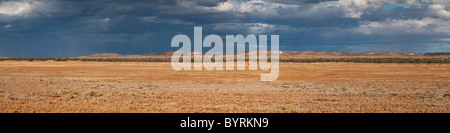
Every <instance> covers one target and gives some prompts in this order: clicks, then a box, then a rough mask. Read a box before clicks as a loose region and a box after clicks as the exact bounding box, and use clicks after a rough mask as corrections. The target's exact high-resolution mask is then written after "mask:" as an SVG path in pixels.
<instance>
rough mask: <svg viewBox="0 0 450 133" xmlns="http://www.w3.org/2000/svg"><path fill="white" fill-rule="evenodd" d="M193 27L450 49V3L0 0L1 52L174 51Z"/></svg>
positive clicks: (307, 40)
mask: <svg viewBox="0 0 450 133" xmlns="http://www.w3.org/2000/svg"><path fill="white" fill-rule="evenodd" d="M194 26H202V27H203V34H204V36H206V35H208V34H217V35H220V36H225V35H237V34H242V35H249V34H254V35H274V34H275V35H280V50H283V51H293V50H296V51H337V52H374V51H379V52H414V53H426V52H450V0H332V1H328V0H248V1H246V0H245V1H242V0H241V1H239V0H155V1H143V0H86V1H81V0H1V1H0V56H10V57H20V56H22V57H67V56H82V55H88V54H93V53H102V52H108V53H111V52H114V53H120V54H145V53H155V52H164V51H175V50H177V49H176V48H171V47H170V42H171V39H172V37H173V36H175V35H177V34H186V35H188V36H190V37H191V40H193V29H194Z"/></svg>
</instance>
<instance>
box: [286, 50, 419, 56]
mask: <svg viewBox="0 0 450 133" xmlns="http://www.w3.org/2000/svg"><path fill="white" fill-rule="evenodd" d="M280 55H286V56H289V55H290V56H292V55H328V56H412V55H415V54H414V53H398V52H365V53H344V52H314V51H281V53H280Z"/></svg>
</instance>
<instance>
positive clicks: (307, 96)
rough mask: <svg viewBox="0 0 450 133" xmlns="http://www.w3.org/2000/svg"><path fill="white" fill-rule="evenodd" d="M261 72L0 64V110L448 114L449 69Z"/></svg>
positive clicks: (305, 67) (321, 67) (305, 66)
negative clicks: (272, 76)
mask: <svg viewBox="0 0 450 133" xmlns="http://www.w3.org/2000/svg"><path fill="white" fill-rule="evenodd" d="M260 73H261V71H248V70H247V71H178V72H177V71H174V70H172V68H171V66H170V63H156V62H152V63H145V62H70V61H69V62H53V61H33V62H27V61H3V62H0V112H445V113H449V112H450V111H449V110H450V64H393V63H392V64H382V63H381V64H373V63H368V64H365V63H281V64H280V76H279V79H278V80H277V81H275V82H261V81H259V74H260Z"/></svg>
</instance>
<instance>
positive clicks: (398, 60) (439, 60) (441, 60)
mask: <svg viewBox="0 0 450 133" xmlns="http://www.w3.org/2000/svg"><path fill="white" fill-rule="evenodd" d="M5 60H12V61H49V60H53V61H83V62H170V61H171V59H170V58H78V57H61V58H53V57H46V58H42V57H31V58H23V57H11V58H0V61H5ZM280 62H298V63H313V62H355V63H450V58H359V57H358V58H314V59H280Z"/></svg>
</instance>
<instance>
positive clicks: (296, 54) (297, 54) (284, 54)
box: [81, 51, 450, 59]
mask: <svg viewBox="0 0 450 133" xmlns="http://www.w3.org/2000/svg"><path fill="white" fill-rule="evenodd" d="M254 52H255V51H253V52H246V56H247V57H248V55H249V54H248V53H254ZM173 53H174V51H170V52H161V53H148V54H142V55H122V54H118V53H96V54H92V55H87V56H81V57H82V58H171V56H172V54H173ZM235 53H236V52H235ZM196 54H201V53H199V52H192V55H196ZM203 54H204V53H203ZM224 54H225V53H224ZM268 54H270V51H268ZM436 56H445V57H448V56H450V53H425V54H414V53H401V52H364V53H345V52H316V51H280V58H281V59H283V58H284V59H290V58H294V59H295V58H353V57H361V58H372V57H373V58H392V57H394V58H396V57H399V58H409V57H419V58H422V57H423V58H427V57H436Z"/></svg>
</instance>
